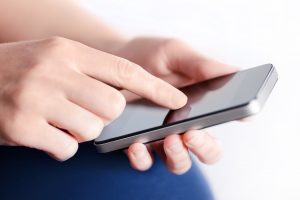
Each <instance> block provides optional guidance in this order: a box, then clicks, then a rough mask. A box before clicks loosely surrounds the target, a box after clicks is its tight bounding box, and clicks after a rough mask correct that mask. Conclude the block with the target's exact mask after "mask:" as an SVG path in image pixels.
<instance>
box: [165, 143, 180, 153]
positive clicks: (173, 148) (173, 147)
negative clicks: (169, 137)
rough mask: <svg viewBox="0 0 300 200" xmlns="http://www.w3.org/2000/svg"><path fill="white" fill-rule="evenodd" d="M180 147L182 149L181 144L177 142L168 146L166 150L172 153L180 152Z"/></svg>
mask: <svg viewBox="0 0 300 200" xmlns="http://www.w3.org/2000/svg"><path fill="white" fill-rule="evenodd" d="M182 149H183V146H182V144H181V143H179V142H176V143H173V144H171V145H170V146H169V147H168V150H169V151H170V152H172V153H180V152H181V151H182Z"/></svg>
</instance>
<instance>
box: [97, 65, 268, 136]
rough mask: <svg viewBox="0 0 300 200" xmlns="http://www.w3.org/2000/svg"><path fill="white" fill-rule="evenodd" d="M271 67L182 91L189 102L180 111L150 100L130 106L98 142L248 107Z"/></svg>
mask: <svg viewBox="0 0 300 200" xmlns="http://www.w3.org/2000/svg"><path fill="white" fill-rule="evenodd" d="M271 68H272V66H271V65H263V66H259V67H255V68H251V69H248V70H244V71H239V72H236V73H233V74H229V75H225V76H221V77H218V78H214V79H211V80H208V81H204V82H200V83H197V84H194V85H191V86H188V87H185V88H182V91H183V92H184V93H185V94H186V95H187V97H188V102H187V104H186V105H185V106H184V107H182V108H180V109H178V110H169V109H166V108H163V107H161V106H158V105H155V104H153V103H152V102H149V101H147V100H137V101H134V102H131V103H128V104H127V105H126V107H125V110H124V112H123V113H122V114H121V116H120V117H119V118H117V119H116V120H115V121H113V122H112V123H111V124H109V125H108V126H106V127H105V128H104V130H103V132H102V134H101V135H100V136H99V138H97V140H96V142H100V141H105V140H109V139H112V138H114V137H120V136H124V135H128V134H133V133H136V132H141V131H145V130H148V129H154V128H157V129H158V128H162V127H164V126H168V125H171V124H174V123H180V122H183V121H186V120H191V119H194V118H198V117H201V116H204V115H209V114H210V113H215V112H220V111H222V110H226V109H230V108H233V107H238V106H241V105H245V104H247V103H248V102H249V101H251V100H252V99H254V98H255V96H256V95H257V93H258V91H259V89H260V88H261V87H262V86H263V83H264V81H265V79H266V76H268V74H269V72H270V70H271Z"/></svg>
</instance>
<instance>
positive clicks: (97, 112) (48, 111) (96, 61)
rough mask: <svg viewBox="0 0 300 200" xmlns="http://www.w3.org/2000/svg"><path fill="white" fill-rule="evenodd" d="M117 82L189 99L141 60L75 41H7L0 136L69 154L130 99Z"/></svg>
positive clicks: (177, 103) (174, 102)
mask: <svg viewBox="0 0 300 200" xmlns="http://www.w3.org/2000/svg"><path fill="white" fill-rule="evenodd" d="M115 87H117V88H124V89H127V90H129V91H132V92H134V93H136V94H138V95H141V96H143V97H145V98H148V99H150V100H152V101H154V102H156V103H158V104H160V105H163V106H166V107H169V108H173V109H175V108H180V107H182V106H183V105H184V104H185V103H186V100H187V99H186V96H185V95H184V94H183V93H181V92H180V91H179V90H177V89H176V88H174V87H173V86H171V85H170V84H168V83H166V82H164V81H162V80H160V79H158V78H156V77H154V76H153V75H151V74H149V73H148V72H146V71H145V70H144V69H142V68H141V67H140V66H138V65H136V64H134V63H131V62H130V61H128V60H126V59H123V58H119V57H117V56H114V55H111V54H108V53H104V52H101V51H98V50H95V49H92V48H90V47H87V46H85V45H83V44H81V43H78V42H75V41H71V40H67V39H63V38H50V39H45V40H38V41H27V42H18V43H7V44H1V45H0V143H1V144H5V145H22V146H27V147H32V148H36V149H40V150H43V151H45V152H47V153H48V154H49V155H51V156H52V157H54V158H56V159H58V160H66V159H68V158H70V157H71V156H73V155H74V154H75V152H76V151H77V148H78V143H79V142H83V141H88V140H92V139H94V138H96V137H97V136H98V135H99V134H100V132H101V130H102V128H103V126H104V125H105V124H107V123H110V122H111V121H112V120H114V119H115V118H116V117H118V116H119V115H120V113H121V112H122V111H123V109H124V106H125V104H126V101H125V99H124V97H123V95H122V94H121V93H120V91H119V90H117V89H115ZM157 91H159V92H157Z"/></svg>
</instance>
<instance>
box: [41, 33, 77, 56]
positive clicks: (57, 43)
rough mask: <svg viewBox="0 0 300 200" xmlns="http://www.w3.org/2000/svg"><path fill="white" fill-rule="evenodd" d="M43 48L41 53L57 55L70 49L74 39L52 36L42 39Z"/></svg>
mask: <svg viewBox="0 0 300 200" xmlns="http://www.w3.org/2000/svg"><path fill="white" fill-rule="evenodd" d="M41 44H42V45H41V46H42V50H41V51H40V53H41V54H42V55H43V54H45V55H47V56H48V55H56V54H62V53H64V52H66V53H67V51H68V52H69V51H70V48H71V47H72V40H69V39H66V38H63V37H57V36H55V37H50V38H47V39H44V40H42V41H41Z"/></svg>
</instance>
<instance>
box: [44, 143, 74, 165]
mask: <svg viewBox="0 0 300 200" xmlns="http://www.w3.org/2000/svg"><path fill="white" fill-rule="evenodd" d="M71 140H72V139H71ZM71 140H70V141H69V144H67V145H66V147H64V148H63V149H61V150H59V151H58V153H57V152H55V153H51V152H48V154H49V155H50V156H51V157H52V158H54V159H55V160H57V161H61V162H64V161H66V160H68V159H70V158H71V157H73V156H74V155H75V154H76V152H77V150H78V148H79V145H78V143H77V142H76V140H74V139H73V141H71Z"/></svg>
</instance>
